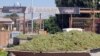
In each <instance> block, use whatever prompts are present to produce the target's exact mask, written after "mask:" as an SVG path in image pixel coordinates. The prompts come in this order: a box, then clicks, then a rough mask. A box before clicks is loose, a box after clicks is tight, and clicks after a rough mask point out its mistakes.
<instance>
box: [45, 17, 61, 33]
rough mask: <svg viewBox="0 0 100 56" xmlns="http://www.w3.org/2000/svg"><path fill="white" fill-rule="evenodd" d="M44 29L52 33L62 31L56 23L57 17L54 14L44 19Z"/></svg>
mask: <svg viewBox="0 0 100 56" xmlns="http://www.w3.org/2000/svg"><path fill="white" fill-rule="evenodd" d="M44 29H45V30H46V31H47V32H49V33H51V34H54V33H56V32H59V31H61V29H60V28H59V27H58V25H57V24H56V17H53V16H50V17H49V19H46V20H45V21H44Z"/></svg>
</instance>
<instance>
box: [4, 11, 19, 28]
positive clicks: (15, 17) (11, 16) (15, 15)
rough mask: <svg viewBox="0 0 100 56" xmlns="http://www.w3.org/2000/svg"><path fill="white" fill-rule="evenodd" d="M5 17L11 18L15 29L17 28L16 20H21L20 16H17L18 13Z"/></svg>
mask: <svg viewBox="0 0 100 56" xmlns="http://www.w3.org/2000/svg"><path fill="white" fill-rule="evenodd" d="M4 17H5V18H11V19H12V20H13V21H14V27H16V25H17V23H16V20H17V19H18V18H19V15H17V14H16V13H12V14H9V15H6V16H4Z"/></svg>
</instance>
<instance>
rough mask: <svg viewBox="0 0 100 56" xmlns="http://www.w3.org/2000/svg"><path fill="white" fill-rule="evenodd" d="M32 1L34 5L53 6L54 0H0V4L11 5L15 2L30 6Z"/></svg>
mask: <svg viewBox="0 0 100 56" xmlns="http://www.w3.org/2000/svg"><path fill="white" fill-rule="evenodd" d="M32 1H33V6H35V7H55V0H0V6H12V5H14V4H16V3H17V2H19V3H21V5H22V6H30V5H31V2H32Z"/></svg>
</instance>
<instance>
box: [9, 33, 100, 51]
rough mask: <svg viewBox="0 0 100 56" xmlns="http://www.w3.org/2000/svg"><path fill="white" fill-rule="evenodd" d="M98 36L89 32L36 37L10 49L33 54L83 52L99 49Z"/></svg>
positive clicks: (99, 39) (99, 38)
mask: <svg viewBox="0 0 100 56" xmlns="http://www.w3.org/2000/svg"><path fill="white" fill-rule="evenodd" d="M99 42H100V35H98V34H95V33H91V32H78V31H71V32H63V33H57V34H49V35H38V36H36V38H33V40H32V41H30V42H28V43H25V44H22V45H20V46H16V47H13V48H11V49H16V50H22V51H34V52H38V51H39V52H40V51H41V52H47V51H48V52H56V51H83V50H90V49H93V48H99V47H100V43H99Z"/></svg>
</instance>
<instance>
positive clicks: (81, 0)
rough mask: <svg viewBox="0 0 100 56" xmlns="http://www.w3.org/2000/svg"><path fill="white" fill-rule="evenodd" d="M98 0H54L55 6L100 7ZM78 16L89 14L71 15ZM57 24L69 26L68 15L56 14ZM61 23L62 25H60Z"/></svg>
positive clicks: (60, 25) (87, 15)
mask: <svg viewBox="0 0 100 56" xmlns="http://www.w3.org/2000/svg"><path fill="white" fill-rule="evenodd" d="M99 1H100V0H94V4H93V0H55V3H56V6H57V7H80V8H93V7H94V8H95V9H100V4H99ZM73 16H78V17H90V14H80V15H73ZM56 17H57V24H58V26H59V27H60V28H61V29H62V28H68V27H69V18H70V15H68V14H57V16H56ZM96 17H100V14H97V15H96ZM62 25H63V26H62Z"/></svg>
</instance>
